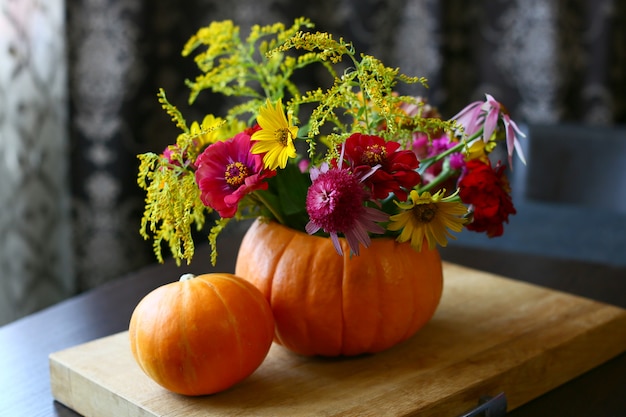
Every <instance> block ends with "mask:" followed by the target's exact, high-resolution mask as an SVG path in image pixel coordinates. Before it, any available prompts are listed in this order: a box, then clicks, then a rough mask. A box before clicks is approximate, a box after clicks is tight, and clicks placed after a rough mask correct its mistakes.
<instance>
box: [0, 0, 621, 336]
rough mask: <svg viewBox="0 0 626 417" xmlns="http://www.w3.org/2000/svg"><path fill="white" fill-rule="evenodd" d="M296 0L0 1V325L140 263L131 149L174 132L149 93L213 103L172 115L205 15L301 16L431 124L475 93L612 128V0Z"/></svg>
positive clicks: (616, 92)
mask: <svg viewBox="0 0 626 417" xmlns="http://www.w3.org/2000/svg"><path fill="white" fill-rule="evenodd" d="M304 3H305V2H300V1H294V0H233V1H231V2H223V1H217V0H176V1H175V0H163V1H155V2H145V1H140V0H74V1H71V2H67V3H66V4H64V2H63V1H62V0H47V1H46V2H41V1H37V0H0V5H1V6H0V106H1V107H0V132H1V134H2V136H1V138H0V149H1V151H0V161H2V162H1V163H2V165H0V175H2V179H3V181H2V182H1V183H0V204H2V211H0V250H1V252H0V271H1V272H0V274H1V275H0V324H1V323H3V322H7V321H10V320H12V319H15V318H17V317H19V316H21V315H23V314H27V313H29V312H31V311H34V310H36V309H38V308H42V307H44V306H46V305H49V304H50V303H53V302H55V301H57V300H59V299H62V298H63V297H66V296H68V295H71V294H74V293H78V292H81V291H84V290H87V289H89V288H92V287H94V286H97V285H100V284H102V283H104V282H106V281H108V280H111V279H114V278H117V277H120V276H122V275H123V274H124V273H126V272H128V271H132V270H134V269H137V268H139V267H141V266H143V265H146V264H148V263H152V262H154V261H155V259H154V256H153V255H152V250H151V244H150V242H144V241H143V240H142V239H141V238H140V237H139V234H138V228H139V219H140V216H141V211H142V208H143V207H142V205H143V197H144V196H143V195H142V193H141V190H139V189H138V187H137V185H136V170H137V165H138V164H137V159H136V157H135V156H136V154H138V153H142V152H145V151H148V150H150V151H156V152H158V151H160V150H162V149H163V148H164V147H165V146H166V145H167V144H168V143H171V142H173V141H174V139H175V137H176V135H177V134H178V132H177V130H176V128H175V127H174V126H173V125H172V124H171V122H170V120H169V118H168V117H167V115H165V114H164V113H163V112H162V111H161V109H160V107H159V105H158V103H157V100H156V92H157V90H158V88H159V87H163V88H165V89H166V91H167V94H168V98H169V99H170V101H172V102H173V103H175V104H176V105H177V106H179V107H180V108H181V109H182V110H183V111H184V114H185V115H186V116H187V117H188V118H189V119H194V118H196V119H197V118H200V117H201V114H202V113H206V112H218V113H219V111H220V109H221V108H222V107H223V103H222V102H220V101H216V100H215V99H211V98H209V97H202V96H201V98H200V101H199V102H198V103H197V104H196V105H194V107H193V108H191V109H189V108H186V102H187V89H186V87H185V86H184V79H185V78H186V77H194V76H195V74H196V69H195V66H194V64H193V61H192V59H185V58H182V57H181V56H180V51H181V48H182V46H183V45H184V43H185V41H186V40H187V39H188V38H189V36H191V34H193V33H194V32H195V31H196V30H197V29H198V28H199V27H200V26H202V25H207V24H209V23H210V22H211V21H212V20H221V19H232V20H234V21H235V23H237V24H239V25H241V27H242V28H243V29H245V28H247V27H249V26H250V25H251V24H254V23H259V24H266V23H273V22H276V21H283V22H285V23H290V22H291V21H292V20H293V18H295V17H298V16H307V17H309V18H311V19H312V20H313V21H314V22H315V23H316V24H317V27H318V29H320V30H325V31H331V32H333V33H334V34H336V35H337V36H343V37H345V38H346V39H349V40H352V41H353V42H354V44H355V47H356V48H357V49H358V50H360V51H362V52H365V53H369V54H374V55H376V56H377V57H379V58H381V59H383V61H384V62H385V63H387V64H388V65H390V66H394V67H399V68H400V69H401V71H402V72H404V73H407V74H412V75H423V76H425V77H427V78H428V79H429V89H428V90H427V91H426V92H425V94H426V95H427V96H428V98H429V100H430V101H431V102H432V103H433V104H435V105H437V106H439V108H440V110H441V112H442V114H443V115H444V116H452V115H453V114H454V113H456V112H457V111H458V110H459V109H461V108H462V107H463V106H464V105H465V104H466V103H467V102H469V101H471V100H476V99H480V98H481V97H482V96H483V95H484V94H485V93H490V94H492V95H494V96H495V97H497V98H498V99H499V100H500V101H502V102H503V103H505V104H506V105H507V107H508V109H509V111H510V112H511V113H512V114H513V115H514V116H515V118H516V119H517V120H519V121H526V122H544V123H558V122H563V121H578V122H581V121H582V122H584V123H587V124H603V125H608V124H615V123H626V106H625V100H626V98H625V96H624V95H623V94H622V92H623V91H626V45H625V42H626V33H625V31H626V3H624V2H619V1H617V0H595V1H592V0H559V1H552V0H483V1H478V2H466V1H463V0H444V1H437V0H332V1H331V0H320V1H316V2H307V4H304ZM44 4H45V5H44ZM64 31H65V36H64ZM310 76H311V77H314V76H315V75H314V74H311V75H310ZM303 82H307V80H303ZM68 176H69V179H68Z"/></svg>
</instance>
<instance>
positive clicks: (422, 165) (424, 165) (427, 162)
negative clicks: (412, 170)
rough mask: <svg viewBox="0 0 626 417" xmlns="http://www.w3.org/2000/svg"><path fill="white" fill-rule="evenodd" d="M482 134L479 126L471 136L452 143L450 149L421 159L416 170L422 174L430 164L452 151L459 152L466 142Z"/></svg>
mask: <svg viewBox="0 0 626 417" xmlns="http://www.w3.org/2000/svg"><path fill="white" fill-rule="evenodd" d="M482 134H483V129H482V128H481V129H479V130H478V131H477V132H476V133H474V134H473V135H472V136H470V137H469V138H467V139H465V140H461V141H459V143H457V144H456V145H454V146H453V147H451V148H450V149H447V150H446V151H444V152H442V153H440V154H437V155H435V156H432V157H430V158H426V159H423V160H421V161H420V166H419V169H418V172H419V173H420V174H423V173H424V172H425V171H426V170H427V169H428V168H429V167H430V166H431V165H433V164H435V163H437V162H439V161H441V160H442V159H444V158H445V157H447V156H449V155H452V154H453V153H456V152H460V151H461V149H463V148H464V147H465V146H467V144H468V143H470V142H472V141H474V139H477V138H478V137H480V136H481V135H482Z"/></svg>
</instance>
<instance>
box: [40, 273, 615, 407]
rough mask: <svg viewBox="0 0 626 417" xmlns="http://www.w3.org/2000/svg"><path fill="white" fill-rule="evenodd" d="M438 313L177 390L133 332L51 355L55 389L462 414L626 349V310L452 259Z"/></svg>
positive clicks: (77, 399) (185, 402) (197, 403)
mask: <svg viewBox="0 0 626 417" xmlns="http://www.w3.org/2000/svg"><path fill="white" fill-rule="evenodd" d="M444 276H445V285H444V294H443V298H442V301H441V305H440V307H439V309H438V310H437V313H436V314H435V317H434V318H433V319H432V321H431V322H430V323H429V324H428V325H427V326H426V327H424V328H423V329H422V330H421V331H419V332H418V333H417V334H416V335H415V336H414V337H413V338H411V339H410V340H408V341H406V342H404V343H402V344H400V345H398V346H396V347H394V348H392V349H390V350H388V351H386V352H382V353H379V354H375V355H363V356H359V357H355V358H333V359H327V358H326V359H325V358H309V357H302V356H298V355H296V354H293V353H291V352H289V351H287V350H285V349H283V348H282V347H280V346H277V345H273V346H272V348H271V350H270V353H269V355H268V357H267V359H266V360H265V362H263V364H262V365H261V366H260V367H259V368H258V369H257V371H256V372H255V373H254V374H252V375H251V376H250V377H249V378H248V379H246V380H245V381H243V382H241V383H240V384H238V385H236V386H235V387H233V388H231V389H229V390H227V391H224V392H221V393H218V394H215V395H211V396H205V397H195V398H192V397H184V396H180V395H177V394H173V393H171V392H168V391H166V390H165V389H163V388H161V387H160V386H158V385H156V384H155V383H154V382H152V380H150V379H149V378H148V377H146V376H145V375H144V374H143V373H142V371H141V370H140V369H139V367H138V366H137V365H136V364H135V362H134V359H133V357H132V354H131V352H130V347H129V342H128V334H127V333H126V332H124V333H120V334H116V335H113V336H109V337H106V338H103V339H99V340H95V341H93V342H90V343H86V344H83V345H80V346H76V347H73V348H70V349H67V350H64V351H60V352H56V353H53V354H51V355H50V377H51V387H52V393H53V395H54V397H55V398H56V399H57V400H58V401H59V402H61V403H63V404H65V405H66V406H68V407H70V408H72V409H73V410H75V411H76V412H78V413H80V414H82V415H85V416H88V417H97V416H103V417H104V416H106V417H110V416H115V417H123V416H129V417H139V416H142V417H145V416H168V417H169V416H186V417H196V416H198V417H199V416H203V417H204V416H248V415H253V416H290V417H294V416H305V415H306V416H311V415H314V416H359V417H361V416H386V415H388V416H392V415H393V416H396V415H400V416H406V415H417V414H419V415H420V416H451V417H453V416H457V415H460V414H462V413H463V412H465V411H467V410H468V409H471V408H473V407H475V406H476V404H477V402H478V399H479V398H480V397H481V396H485V395H496V394H497V393H499V392H502V391H504V392H505V394H506V396H507V399H508V403H509V410H510V409H513V408H515V407H518V406H520V405H521V404H523V403H525V402H527V401H529V400H531V399H533V398H535V397H537V396H539V395H541V394H543V393H545V392H547V391H549V390H551V389H553V388H555V387H557V386H558V385H560V384H562V383H564V382H566V381H568V380H570V379H572V378H574V377H576V376H578V375H580V374H582V373H584V372H585V371H587V370H589V369H591V368H593V367H595V366H597V365H599V364H601V363H603V362H605V361H607V360H608V359H610V358H612V357H614V356H616V355H618V354H619V353H621V352H623V351H626V310H624V309H620V308H617V307H614V306H610V305H607V304H602V303H598V302H595V301H592V300H588V299H585V298H581V297H576V296H572V295H569V294H565V293H562V292H557V291H552V290H548V289H545V288H542V287H538V286H533V285H529V284H525V283H521V282H517V281H513V280H509V279H506V278H502V277H498V276H495V275H492V274H488V273H485V272H480V271H476V270H472V269H468V268H465V267H461V266H457V265H452V264H447V263H446V264H444Z"/></svg>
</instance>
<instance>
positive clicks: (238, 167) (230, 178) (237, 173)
mask: <svg viewBox="0 0 626 417" xmlns="http://www.w3.org/2000/svg"><path fill="white" fill-rule="evenodd" d="M249 175H250V171H249V170H248V167H247V166H245V165H244V164H243V163H241V162H239V161H237V162H232V163H230V164H228V166H226V172H224V179H225V180H226V183H227V184H228V185H230V186H231V187H233V188H237V187H239V186H241V184H243V183H244V181H245V180H246V178H247V177H248V176H249Z"/></svg>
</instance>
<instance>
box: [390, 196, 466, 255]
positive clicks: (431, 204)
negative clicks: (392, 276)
mask: <svg viewBox="0 0 626 417" xmlns="http://www.w3.org/2000/svg"><path fill="white" fill-rule="evenodd" d="M444 192H445V190H440V191H438V192H437V193H436V194H435V195H432V196H431V194H430V193H429V192H427V191H425V192H423V193H422V194H421V195H420V194H419V193H418V192H417V191H415V190H413V191H411V193H410V195H409V198H408V199H407V201H406V202H404V203H396V204H397V205H398V207H400V208H401V209H402V210H403V211H402V212H401V213H398V214H395V215H393V216H390V217H389V220H391V223H390V224H389V225H388V226H387V229H389V230H391V231H398V230H402V232H400V235H399V236H398V238H397V240H398V242H407V241H409V240H410V241H411V247H413V249H415V250H417V251H421V250H422V244H423V242H424V239H426V241H427V242H428V247H429V248H430V249H434V248H435V246H436V245H437V244H439V245H441V246H446V245H447V244H448V238H452V239H454V238H455V237H454V236H453V235H452V234H451V233H450V231H449V229H450V230H453V231H455V232H460V231H461V230H462V229H463V224H464V223H465V219H464V218H463V216H464V215H465V214H466V213H467V208H466V207H465V206H464V205H463V204H462V203H461V202H459V201H456V200H455V197H456V195H454V194H453V195H451V196H448V197H443V193H444Z"/></svg>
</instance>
